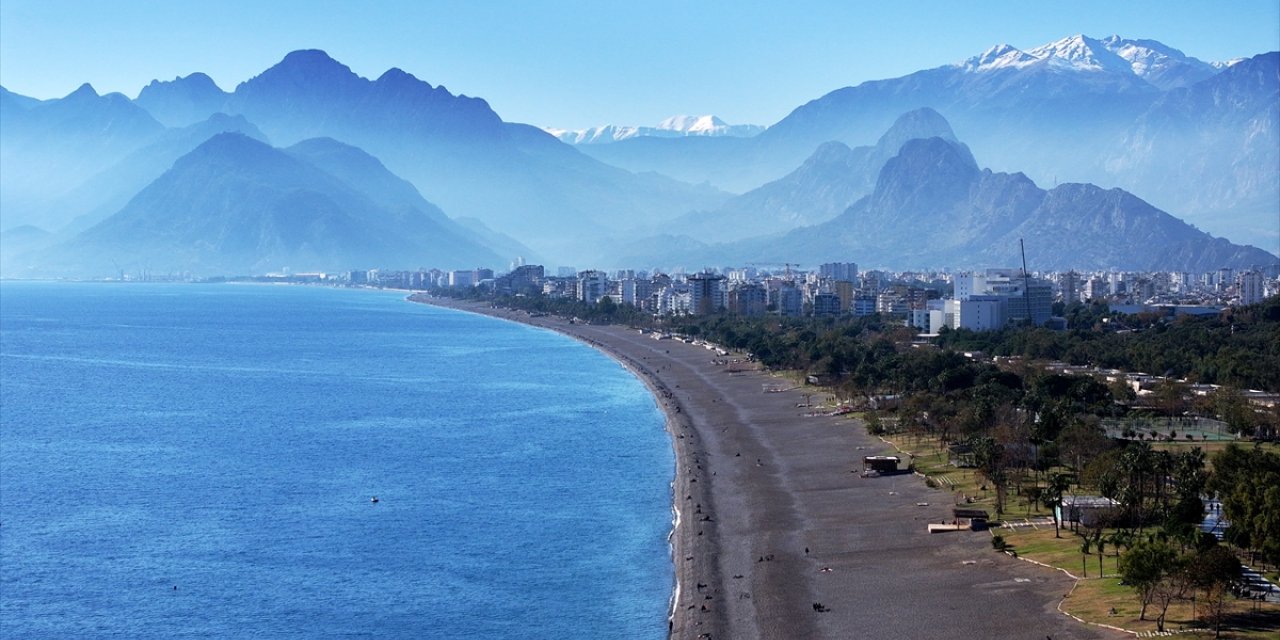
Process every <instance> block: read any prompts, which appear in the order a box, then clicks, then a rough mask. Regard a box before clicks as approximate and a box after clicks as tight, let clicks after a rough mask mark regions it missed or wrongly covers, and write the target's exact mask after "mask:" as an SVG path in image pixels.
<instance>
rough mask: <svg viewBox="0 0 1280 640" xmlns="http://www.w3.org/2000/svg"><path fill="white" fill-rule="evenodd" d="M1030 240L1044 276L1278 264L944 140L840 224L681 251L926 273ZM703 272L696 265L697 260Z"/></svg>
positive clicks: (1148, 210) (890, 172)
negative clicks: (994, 166) (1046, 182)
mask: <svg viewBox="0 0 1280 640" xmlns="http://www.w3.org/2000/svg"><path fill="white" fill-rule="evenodd" d="M1019 239H1025V240H1026V244H1027V247H1028V250H1027V253H1028V255H1029V256H1031V257H1033V259H1034V263H1033V267H1034V268H1036V269H1042V270H1067V269H1084V270H1093V269H1098V270H1122V271H1151V270H1164V269H1168V268H1169V267H1168V265H1177V267H1176V269H1175V270H1180V271H1188V272H1193V273H1194V272H1203V271H1207V270H1211V269H1216V268H1217V267H1216V266H1214V265H1224V264H1234V265H1274V264H1275V262H1276V258H1275V256H1273V255H1271V254H1268V253H1267V252H1265V251H1263V250H1261V249H1258V248H1256V247H1242V246H1239V245H1234V244H1231V243H1230V242H1227V241H1226V240H1223V239H1221V238H1213V237H1211V236H1209V235H1208V234H1206V233H1204V232H1202V231H1199V230H1197V229H1195V228H1194V227H1191V226H1190V225H1187V224H1186V223H1184V222H1182V221H1180V220H1178V219H1177V218H1174V217H1173V216H1170V215H1169V214H1167V213H1165V212H1163V211H1160V210H1158V209H1156V208H1155V207H1153V206H1151V205H1150V204H1148V203H1146V202H1144V201H1142V200H1141V199H1139V198H1138V197H1136V196H1134V195H1133V194H1130V193H1127V192H1125V191H1123V190H1120V189H1109V190H1108V189H1102V188H1100V187H1097V186H1094V185H1091V184H1077V183H1068V184H1061V185H1058V186H1056V187H1054V188H1052V189H1049V190H1045V189H1041V188H1039V187H1037V186H1036V185H1035V183H1034V182H1032V181H1031V180H1030V179H1029V178H1027V176H1025V175H1023V174H1021V173H1013V174H1010V173H996V172H992V171H991V170H989V169H979V167H978V164H977V162H976V161H975V160H974V157H973V155H972V154H971V153H970V152H969V149H968V148H967V147H966V146H965V145H963V144H960V143H958V142H955V141H953V140H947V139H944V138H941V137H933V138H928V139H913V140H909V141H907V142H906V143H905V144H903V145H902V146H901V148H900V150H899V152H898V153H897V154H896V155H895V156H894V157H892V158H890V159H889V160H888V161H887V162H885V163H884V166H883V168H882V169H881V170H880V172H879V175H878V177H877V179H876V183H875V187H874V189H873V190H872V191H871V193H870V194H869V195H867V196H865V197H863V198H861V199H860V200H858V201H857V202H856V203H854V204H853V205H852V206H850V207H848V208H847V209H845V210H844V211H843V212H842V213H840V214H839V215H838V216H836V217H834V218H832V219H830V220H827V221H825V222H822V223H820V224H815V225H812V226H806V227H801V228H798V229H794V230H792V231H790V232H787V233H784V234H778V235H773V236H766V237H754V238H748V239H744V240H739V241H737V242H729V243H720V244H715V245H706V246H697V245H696V244H695V245H690V243H689V242H687V241H686V242H683V243H672V244H676V245H678V246H680V252H679V254H678V255H669V256H666V258H667V259H668V260H678V259H679V256H681V255H682V256H697V257H698V258H701V259H702V260H703V261H704V262H705V263H706V264H741V263H743V262H746V261H752V260H759V261H766V262H785V261H788V260H789V259H791V257H792V256H796V255H801V254H803V255H806V256H809V258H810V260H812V261H813V262H815V263H817V262H834V261H838V260H840V259H842V258H844V257H846V256H859V259H860V260H863V261H865V262H864V263H869V264H893V265H899V266H901V267H903V268H924V267H929V266H932V265H937V264H961V263H963V264H967V265H975V266H998V265H1010V264H1015V263H1017V262H1018V260H1019V242H1018V241H1019ZM695 264H696V263H695Z"/></svg>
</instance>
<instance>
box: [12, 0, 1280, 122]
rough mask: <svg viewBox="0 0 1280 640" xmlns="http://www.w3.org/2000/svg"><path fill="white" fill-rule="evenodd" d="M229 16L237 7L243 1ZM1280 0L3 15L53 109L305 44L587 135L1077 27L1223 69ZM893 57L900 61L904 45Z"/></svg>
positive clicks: (1269, 39)
mask: <svg viewBox="0 0 1280 640" xmlns="http://www.w3.org/2000/svg"><path fill="white" fill-rule="evenodd" d="M228 7H229V8H228ZM1278 24H1280V3H1276V2H1273V1H1270V0H1262V1H1257V0H1240V1H1237V2H1230V3H1222V2H1218V3H1212V4H1211V3H1192V4H1188V3H1180V4H1178V5H1177V6H1175V7H1170V6H1168V5H1166V4H1165V3H1156V2H1134V3H1124V4H1123V5H1119V6H1117V5H1113V4H1112V3H1102V2H1074V3H1055V4H1038V5H1036V6H1035V7H1034V9H1033V10H1028V9H1027V8H1026V6H1025V5H1021V4H1018V3H1012V2H1002V3H985V4H983V5H982V6H981V7H980V8H975V7H971V6H960V5H954V4H951V3H941V2H920V3H913V4H911V5H909V6H901V7H900V6H897V5H894V6H874V5H869V4H858V5H854V6H846V5H845V4H843V3H830V2H806V3H802V4H800V5H791V6H789V7H788V8H786V9H778V8H764V7H739V6H735V5H733V4H730V3H711V4H704V5H700V6H699V7H698V8H697V12H696V13H693V12H691V11H690V10H689V7H688V6H687V5H683V4H677V3H615V4H610V5H607V6H604V7H601V6H600V5H599V4H597V3H585V2H558V3H555V4H554V5H552V6H549V7H548V6H534V5H528V4H517V3H452V2H428V3H408V2H383V3H378V4H376V5H372V6H370V5H368V4H360V3H352V2H340V1H322V2H306V3H304V2H297V1H292V0H291V1H286V2H273V3H268V4H265V5H256V4H250V3H238V2H235V3H229V4H227V3H223V4H219V5H216V6H213V5H208V6H203V5H198V6H185V5H173V4H167V3H152V2H133V3H127V4H125V5H121V6H102V5H86V4H83V3H76V2H39V3H36V2H27V1H25V0H10V1H7V2H5V3H4V4H3V5H2V6H0V36H2V37H0V84H3V85H4V87H5V88H6V89H9V90H10V91H14V92H16V93H20V94H24V95H30V96H32V97H36V98H41V99H48V98H56V97H61V96H63V95H66V94H68V93H70V92H71V91H73V90H74V89H75V88H76V87H78V86H79V85H80V84H82V83H86V82H87V83H90V84H92V85H93V86H94V88H95V89H96V90H97V91H99V92H100V93H108V92H120V93H124V94H125V95H128V96H129V97H131V98H132V97H135V96H136V95H137V93H138V91H140V90H141V89H142V87H143V86H145V85H146V84H147V83H148V82H150V81H151V80H153V79H160V80H170V79H172V78H174V77H177V76H185V75H188V74H191V73H194V72H204V73H207V74H208V75H210V76H211V77H212V78H213V79H214V80H215V81H216V82H217V83H218V84H219V86H221V87H222V88H223V89H225V90H228V91H230V90H233V89H234V88H235V86H236V85H237V84H238V83H240V82H243V81H245V80H248V79H249V78H251V77H253V76H254V75H256V74H257V73H260V72H261V71H263V70H264V69H266V68H268V67H270V66H271V65H273V64H275V63H276V62H278V61H279V60H280V59H281V58H283V56H284V55H285V54H286V53H288V52H289V51H292V50H296V49H302V48H318V49H324V50H325V51H327V52H328V53H329V54H330V55H332V56H333V57H334V58H336V59H338V60H339V61H341V62H343V63H344V64H347V65H349V66H350V67H351V68H352V70H353V71H355V72H356V73H358V74H360V75H362V76H366V77H370V78H374V77H377V76H378V75H380V74H381V73H382V72H383V71H385V70H386V69H388V68H392V67H398V68H401V69H404V70H405V71H408V72H409V73H412V74H414V75H416V76H418V77H420V78H422V79H423V80H426V81H427V82H430V83H431V84H433V85H445V86H446V87H448V89H449V90H450V91H452V92H454V93H462V94H466V95H470V96H477V97H481V98H484V99H486V100H488V101H489V102H490V104H491V105H492V106H493V108H494V109H495V111H497V112H498V114H499V115H500V116H502V117H503V118H504V119H505V120H508V121H514V122H525V123H529V124H533V125H537V126H551V127H563V128H584V127H590V126H596V125H601V124H623V125H652V124H656V123H657V122H658V121H660V120H661V119H663V118H666V117H669V116H672V115H677V114H686V115H700V114H714V115H717V116H720V117H721V118H723V119H724V120H726V121H727V122H730V123H735V124H738V123H743V124H759V125H770V124H773V123H774V122H776V121H778V120H779V119H781V118H782V117H784V116H786V115H787V113H789V112H790V111H791V110H792V109H794V108H796V107H798V106H800V105H802V104H804V103H805V102H807V101H809V100H813V99H815V98H818V97H819V96H821V95H824V94H825V93H827V92H829V91H832V90H834V89H837V88H840V87H843V86H851V85H857V84H859V83H861V82H864V81H868V80H877V79H883V78H891V77H897V76H901V75H905V74H908V73H911V72H913V71H916V70H919V69H927V68H933V67H937V66H941V65H945V64H950V63H954V62H958V61H960V60H963V59H965V58H967V57H970V56H973V55H977V54H979V53H981V52H982V51H984V50H986V49H987V48H989V47H991V46H993V45H996V44H1001V43H1007V44H1010V45H1013V46H1015V47H1019V48H1031V47H1035V46H1038V45H1041V44H1045V43H1047V42H1051V41H1054V40H1057V39H1060V38H1063V37H1066V36H1069V35H1073V34H1076V33H1084V34H1085V35H1090V36H1093V37H1099V38H1101V37H1106V36H1108V35H1111V34H1113V33H1114V34H1119V35H1122V36H1124V37H1128V38H1150V39H1155V40H1159V41H1161V42H1163V43H1165V44H1167V45H1169V46H1172V47H1175V48H1178V49H1180V50H1182V51H1183V52H1184V53H1186V54H1187V55H1190V56H1195V57H1198V58H1200V59H1203V60H1206V61H1220V60H1226V59H1231V58H1235V57H1243V56H1249V55H1254V54H1258V53H1263V52H1266V51H1272V50H1276V49H1278V48H1280V27H1277V25H1278ZM889 52H891V53H889Z"/></svg>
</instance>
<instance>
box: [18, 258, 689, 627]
mask: <svg viewBox="0 0 1280 640" xmlns="http://www.w3.org/2000/svg"><path fill="white" fill-rule="evenodd" d="M0 418H2V420H0V635H3V636H5V637H14V638H19V637H26V638H72V637H93V638H99V637H120V638H148V637H149V638H173V637H219V638H222V637H298V638H312V637H353V636H354V637H378V638H397V637H400V638H661V637H664V636H665V634H666V614H667V607H668V599H669V597H670V594H671V588H672V585H673V577H672V570H671V563H670V555H669V548H668V546H667V538H666V537H667V534H668V532H669V529H670V526H671V525H670V519H671V514H670V508H671V505H670V502H671V497H670V486H669V482H670V479H671V475H672V472H673V468H674V462H673V458H672V453H671V448H670V442H669V440H668V439H667V436H666V434H665V433H664V432H663V431H662V427H661V425H662V417H661V414H660V413H659V412H658V410H657V408H656V407H655V405H654V402H653V400H652V398H651V397H650V395H649V394H648V393H647V391H646V390H645V388H644V387H643V385H641V384H640V382H638V381H637V380H636V379H635V378H634V377H632V376H631V375H630V374H628V373H627V372H626V371H625V370H623V369H622V368H621V367H620V366H619V365H618V364H616V363H615V362H613V361H612V360H609V359H607V358H606V357H604V356H603V355H601V354H599V353H597V352H596V351H594V350H592V349H590V348H588V347H586V346H583V345H581V344H579V343H577V342H574V341H572V340H569V339H567V338H564V337H562V336H558V335H555V334H552V333H549V332H545V331H539V330H535V329H531V328H528V327H524V326H520V325H515V324H511V323H505V322H501V321H497V320H492V319H489V318H483V317H479V316H473V315H468V314H463V313H457V312H452V311H445V310H440V309H434V308H431V307H427V306H424V305H416V304H411V303H407V302H405V301H404V300H403V296H402V295H400V294H395V293H384V292H371V291H347V290H331V289H321V288H303V287H269V286H242V285H240V286H238V285H142V284H34V283H12V282H6V283H3V284H0ZM372 496H378V498H379V502H378V503H376V504H375V503H373V502H372V501H371V500H370V498H371V497H372ZM175 587H176V589H175Z"/></svg>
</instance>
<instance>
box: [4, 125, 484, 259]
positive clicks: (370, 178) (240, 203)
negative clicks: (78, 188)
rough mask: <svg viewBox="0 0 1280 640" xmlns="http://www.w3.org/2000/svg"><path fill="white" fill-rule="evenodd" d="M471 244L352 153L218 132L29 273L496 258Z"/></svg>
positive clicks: (328, 145)
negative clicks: (282, 145) (284, 147)
mask: <svg viewBox="0 0 1280 640" xmlns="http://www.w3.org/2000/svg"><path fill="white" fill-rule="evenodd" d="M308 159H313V160H315V161H316V162H318V163H320V164H324V165H326V166H328V167H329V168H330V169H332V170H334V171H336V172H339V173H342V174H343V175H344V176H345V177H346V179H343V178H340V177H338V176H335V175H334V174H333V173H330V172H329V171H326V170H324V169H321V168H320V167H319V166H317V165H316V164H313V163H312V162H311V161H309V160H308ZM471 238H472V234H471V233H470V232H468V231H466V230H465V229H462V228H460V227H459V226H458V225H456V224H454V223H452V221H450V220H449V219H448V218H446V217H444V215H443V214H442V213H440V211H439V210H438V209H436V208H435V207H434V206H432V205H430V204H429V203H426V202H425V201H423V200H421V198H420V197H415V196H414V194H413V192H412V187H410V186H408V185H407V183H404V182H403V181H397V179H395V178H394V176H389V175H388V174H387V172H386V171H385V169H384V168H382V167H381V165H380V164H379V163H378V162H377V161H376V160H375V159H373V158H371V157H369V156H368V155H367V154H364V153H363V152H361V151H359V150H358V149H354V148H351V147H348V146H346V145H341V144H340V143H337V142H334V141H332V140H322V141H308V142H304V143H302V144H300V145H297V146H295V147H294V148H293V149H291V150H288V151H286V150H280V149H276V148H273V147H271V146H269V145H267V144H265V143H263V142H261V141H258V140H255V139H253V138H251V137H249V136H246V135H243V134H239V133H222V134H218V135H216V136H214V137H213V138H210V139H209V140H208V141H207V142H205V143H204V144H201V145H200V146H199V147H197V148H196V149H195V150H193V151H192V152H190V153H188V154H186V155H184V156H183V157H181V158H179V159H178V160H177V162H175V163H174V164H173V167H172V168H171V169H169V170H168V171H166V172H165V173H164V174H163V175H162V176H160V177H159V178H157V179H156V180H155V181H154V182H152V183H151V184H150V185H148V186H147V187H146V188H145V189H143V190H142V191H140V192H139V193H138V194H137V195H136V196H135V197H134V198H133V199H132V200H130V201H129V202H128V204H126V205H125V206H124V207H123V208H122V209H121V210H120V211H119V212H117V213H116V214H114V215H112V216H110V217H109V218H107V219H106V220H103V221H102V222H100V223H98V224H97V225H95V226H93V227H91V228H89V229H87V230H85V231H84V232H82V233H80V234H77V235H76V236H75V237H73V238H72V239H70V240H68V241H66V242H63V243H61V244H59V245H57V246H55V247H52V248H50V249H49V250H48V251H47V252H45V253H44V254H43V255H41V256H37V257H36V258H33V259H31V260H29V261H28V263H30V264H41V265H49V266H47V267H44V268H43V269H41V270H40V271H43V272H48V273H56V274H62V273H74V274H88V275H104V274H111V273H114V272H115V271H116V269H118V268H140V269H145V270H147V271H151V272H160V273H193V274H197V275H217V274H240V273H243V274H249V273H263V272H267V271H276V270H280V269H292V270H294V271H341V270H348V269H355V268H368V267H370V266H375V265H377V266H386V267H392V268H416V267H419V266H422V265H426V264H431V265H438V266H442V267H461V266H474V265H476V264H496V263H498V261H500V260H501V258H500V257H499V256H497V255H496V254H495V253H494V252H492V251H490V250H489V249H487V248H485V247H483V246H480V245H478V244H476V243H475V242H474V241H473V240H472V239H471Z"/></svg>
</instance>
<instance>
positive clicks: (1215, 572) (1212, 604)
mask: <svg viewBox="0 0 1280 640" xmlns="http://www.w3.org/2000/svg"><path fill="white" fill-rule="evenodd" d="M1188 574H1189V575H1190V576H1191V577H1192V581H1193V584H1194V585H1195V587H1197V588H1198V589H1200V592H1201V595H1202V597H1201V600H1202V601H1203V602H1204V609H1203V611H1204V615H1203V617H1204V619H1205V622H1207V623H1209V624H1211V625H1213V629H1214V637H1215V638H1219V637H1222V621H1223V619H1224V618H1226V613H1227V594H1228V593H1230V592H1231V590H1232V588H1233V587H1234V586H1236V585H1237V584H1239V583H1240V577H1241V575H1242V571H1241V567H1240V560H1239V559H1237V558H1236V555H1235V554H1234V553H1232V552H1231V550H1230V549H1227V548H1226V547H1223V546H1220V545H1218V546H1213V547H1211V548H1209V549H1207V550H1205V551H1203V552H1200V553H1197V554H1196V555H1195V557H1193V558H1192V559H1191V561H1190V564H1189V566H1188Z"/></svg>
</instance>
